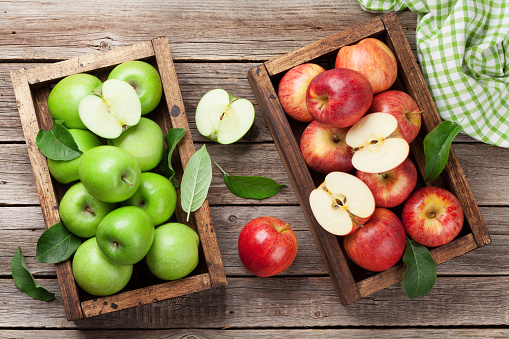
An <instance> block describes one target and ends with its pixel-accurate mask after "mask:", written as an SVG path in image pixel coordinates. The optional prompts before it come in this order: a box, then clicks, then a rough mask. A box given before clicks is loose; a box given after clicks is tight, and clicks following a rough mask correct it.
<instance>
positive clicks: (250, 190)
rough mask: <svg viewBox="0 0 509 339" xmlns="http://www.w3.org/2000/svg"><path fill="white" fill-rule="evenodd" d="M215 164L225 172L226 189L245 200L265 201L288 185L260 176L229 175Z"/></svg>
mask: <svg viewBox="0 0 509 339" xmlns="http://www.w3.org/2000/svg"><path fill="white" fill-rule="evenodd" d="M214 164H216V166H217V167H218V168H219V169H220V170H221V172H223V174H224V177H223V179H224V183H225V184H226V187H228V189H229V190H230V192H232V193H233V194H235V195H236V196H238V197H241V198H245V199H258V200H261V199H265V198H270V197H271V196H273V195H275V194H276V193H278V192H279V191H281V189H282V188H283V187H286V185H280V184H278V183H277V182H276V181H274V180H273V179H270V178H266V177H260V176H246V175H242V176H241V175H229V174H228V173H226V172H225V171H224V170H223V169H222V168H221V166H219V165H218V164H217V163H216V162H215V161H214Z"/></svg>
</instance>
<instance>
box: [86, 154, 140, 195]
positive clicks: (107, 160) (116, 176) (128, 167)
mask: <svg viewBox="0 0 509 339" xmlns="http://www.w3.org/2000/svg"><path fill="white" fill-rule="evenodd" d="M78 173H79V177H80V180H81V182H82V183H83V185H85V188H86V189H87V191H88V192H89V193H90V194H92V195H93V196H94V197H95V198H97V199H99V200H101V201H105V202H120V201H124V200H127V199H129V198H130V197H131V196H132V195H133V194H134V193H135V192H136V190H137V189H138V186H139V185H140V178H141V170H140V165H139V164H138V162H137V161H136V159H134V157H133V156H132V155H131V154H130V153H129V152H127V151H124V150H123V149H121V148H118V147H115V146H109V145H103V146H98V147H94V148H92V149H90V150H88V151H86V152H85V153H83V154H82V155H81V162H80V167H79V170H78Z"/></svg>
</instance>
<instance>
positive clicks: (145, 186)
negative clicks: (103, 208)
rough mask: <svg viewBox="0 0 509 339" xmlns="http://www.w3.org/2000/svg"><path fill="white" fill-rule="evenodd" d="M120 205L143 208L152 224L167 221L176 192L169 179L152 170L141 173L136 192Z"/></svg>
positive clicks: (173, 204) (172, 207)
mask: <svg viewBox="0 0 509 339" xmlns="http://www.w3.org/2000/svg"><path fill="white" fill-rule="evenodd" d="M122 205H129V206H138V207H140V208H143V209H144V210H145V211H146V212H147V213H148V215H150V219H151V220H152V223H153V224H154V226H158V225H161V224H162V223H164V222H166V221H168V219H169V218H170V217H171V216H172V215H173V212H174V211H175V207H176V206H177V192H176V191H175V187H173V185H172V183H171V182H170V180H168V179H167V178H165V177H163V176H162V175H160V174H157V173H152V172H144V173H141V180H140V186H139V187H138V189H137V190H136V193H134V195H133V196H132V197H130V198H129V199H127V200H126V201H124V202H122Z"/></svg>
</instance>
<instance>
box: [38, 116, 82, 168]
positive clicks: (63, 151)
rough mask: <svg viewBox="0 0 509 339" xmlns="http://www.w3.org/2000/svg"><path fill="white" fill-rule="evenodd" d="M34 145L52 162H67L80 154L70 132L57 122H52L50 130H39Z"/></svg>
mask: <svg viewBox="0 0 509 339" xmlns="http://www.w3.org/2000/svg"><path fill="white" fill-rule="evenodd" d="M35 143H36V145H37V147H39V149H40V150H41V152H42V154H43V155H44V156H45V157H46V158H49V159H52V160H59V161H68V160H72V159H76V158H77V157H79V156H80V155H81V154H82V152H81V151H80V150H79V148H78V145H77V144H76V141H74V138H73V136H72V134H71V132H69V130H67V128H65V127H64V126H63V125H62V124H61V123H59V121H57V120H55V121H53V127H52V128H51V130H49V131H45V130H43V129H40V130H39V133H37V137H36V139H35Z"/></svg>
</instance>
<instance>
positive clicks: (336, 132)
mask: <svg viewBox="0 0 509 339" xmlns="http://www.w3.org/2000/svg"><path fill="white" fill-rule="evenodd" d="M346 132H348V127H345V128H339V127H332V126H327V125H323V124H321V123H319V122H318V121H313V122H311V123H310V124H309V125H307V127H306V129H305V130H304V132H303V133H302V136H301V139H300V150H301V152H302V156H303V157H304V161H306V164H307V165H308V166H309V167H310V168H311V169H313V170H314V171H316V172H318V173H322V174H329V173H330V172H334V171H340V172H349V171H351V170H352V169H353V165H352V156H353V152H352V148H351V147H350V146H348V145H347V144H346V142H345V137H346Z"/></svg>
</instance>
